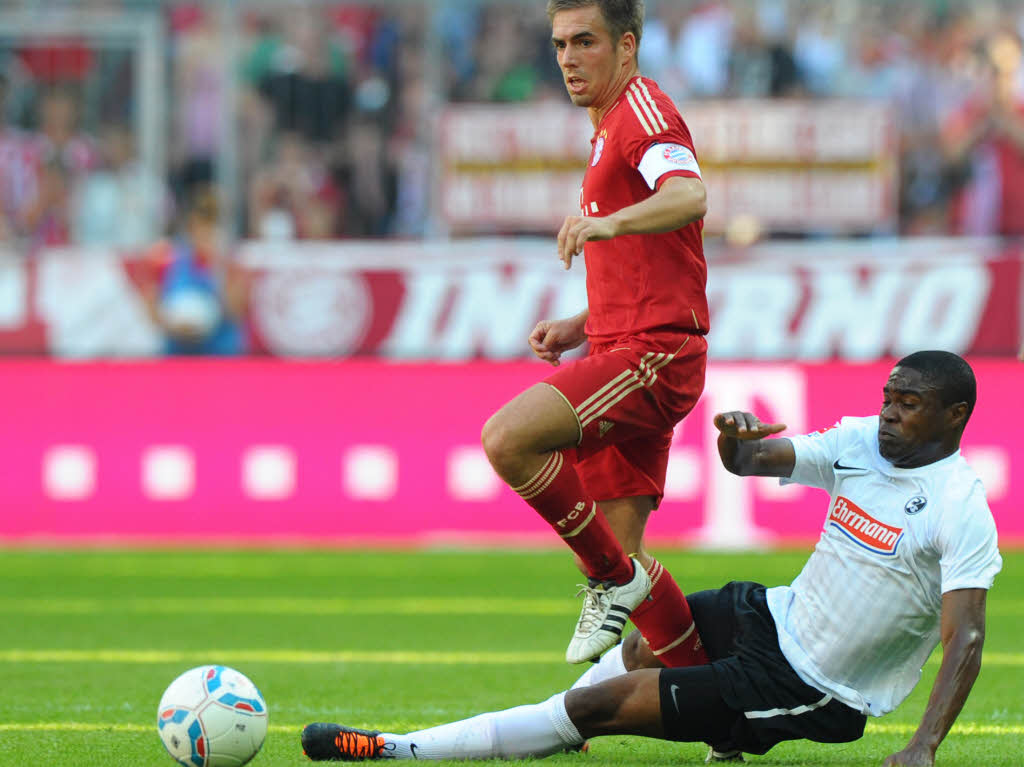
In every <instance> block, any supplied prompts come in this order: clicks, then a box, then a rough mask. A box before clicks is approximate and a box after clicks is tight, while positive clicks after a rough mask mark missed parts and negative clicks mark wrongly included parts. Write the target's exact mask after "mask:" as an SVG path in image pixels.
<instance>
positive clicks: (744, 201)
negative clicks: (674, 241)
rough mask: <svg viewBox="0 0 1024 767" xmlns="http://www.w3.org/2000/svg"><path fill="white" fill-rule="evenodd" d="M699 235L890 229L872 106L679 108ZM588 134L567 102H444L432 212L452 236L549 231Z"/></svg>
mask: <svg viewBox="0 0 1024 767" xmlns="http://www.w3.org/2000/svg"><path fill="white" fill-rule="evenodd" d="M683 118H684V120H686V123H687V126H688V127H689V128H690V132H691V134H692V136H693V140H694V144H695V146H696V149H697V157H698V158H699V160H700V166H701V169H702V175H703V178H704V181H705V184H706V186H707V189H708V211H709V213H708V217H707V219H706V220H705V227H706V230H707V231H709V232H720V231H723V230H724V229H725V228H726V227H727V226H728V225H729V224H730V222H732V221H734V220H736V219H737V218H740V217H753V218H754V219H756V221H757V224H758V226H759V227H760V228H762V229H763V230H766V231H779V230H784V231H791V232H792V231H795V232H818V231H823V230H824V231H832V232H876V231H891V230H892V229H893V228H894V225H895V222H896V215H897V200H896V187H897V175H896V173H897V167H898V158H897V143H896V129H895V122H894V117H893V114H892V112H891V111H890V110H889V109H888V107H887V106H886V105H884V104H879V103H874V102H850V101H820V102H808V101H792V102H790V101H780V100H768V101H759V100H748V101H743V100H740V101H735V100H734V101H721V102H717V101H716V102H696V103H687V104H686V105H685V108H684V111H683ZM592 134H593V126H592V125H591V124H590V121H589V119H588V118H587V115H586V113H585V112H584V111H583V110H581V109H578V108H576V107H572V106H570V105H567V104H557V103H556V104H544V105H542V106H538V105H536V104H531V105H529V106H521V105H486V106H481V105H456V106H449V107H448V108H447V109H446V110H445V111H444V113H443V116H442V119H441V123H440V140H441V166H442V174H441V183H440V190H439V198H440V212H441V214H442V216H443V218H444V220H445V221H446V222H447V223H448V225H449V226H450V227H451V228H452V229H453V230H454V231H456V232H459V233H474V232H493V231H505V232H539V231H544V230H550V229H553V230H557V229H558V227H559V226H560V225H561V223H562V220H563V219H564V217H565V216H567V215H571V214H573V213H577V212H578V207H579V188H580V183H581V181H582V178H583V171H584V170H585V169H586V163H587V159H588V157H589V155H590V138H591V136H592Z"/></svg>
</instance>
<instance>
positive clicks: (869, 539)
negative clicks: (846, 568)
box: [826, 495, 903, 557]
mask: <svg viewBox="0 0 1024 767" xmlns="http://www.w3.org/2000/svg"><path fill="white" fill-rule="evenodd" d="M826 524H828V525H831V526H832V527H834V528H836V529H837V530H838V531H839V532H841V533H842V534H843V535H845V536H846V537H847V538H849V539H850V540H851V541H853V542H854V543H856V544H857V545H858V546H860V547H861V548H865V549H867V550H868V551H873V552H875V553H876V554H881V555H883V556H886V557H891V556H894V555H895V554H896V547H897V546H899V545H900V541H901V540H903V528H901V527H893V526H892V525H887V524H885V523H884V522H879V521H878V520H877V519H875V518H874V517H872V516H871V515H870V514H868V513H867V512H866V511H864V509H862V508H860V507H859V506H858V505H857V504H855V503H854V502H853V501H851V500H850V499H849V498H844V497H843V496H841V495H840V496H837V497H836V502H835V503H834V504H832V508H831V509H829V512H828V520H827V521H826Z"/></svg>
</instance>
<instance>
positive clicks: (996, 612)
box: [0, 596, 1024, 617]
mask: <svg viewBox="0 0 1024 767" xmlns="http://www.w3.org/2000/svg"><path fill="white" fill-rule="evenodd" d="M575 604H576V602H575V600H574V599H572V598H571V597H569V596H567V597H566V598H564V599H522V598H519V599H517V598H514V597H510V598H502V599H501V600H495V599H491V598H489V597H451V598H441V597H423V598H420V597H402V598H377V597H365V598H315V599H313V598H310V597H245V598H244V599H240V598H237V597H199V598H194V599H182V598H176V597H152V598H146V599H137V598H123V597H110V598H109V599H103V598H62V599H38V598H13V597H8V598H0V614H3V613H9V614H14V613H19V614H26V615H50V614H57V615H102V614H107V613H118V614H123V613H132V614H137V615H190V614H196V613H200V614H224V615H389V614H394V615H565V614H566V613H567V612H571V611H572V609H573V607H574V606H575ZM987 612H988V615H989V616H991V617H996V616H1024V602H1022V601H1016V600H1014V601H1005V600H1004V601H1002V602H995V603H992V602H990V603H989V605H988V610H987Z"/></svg>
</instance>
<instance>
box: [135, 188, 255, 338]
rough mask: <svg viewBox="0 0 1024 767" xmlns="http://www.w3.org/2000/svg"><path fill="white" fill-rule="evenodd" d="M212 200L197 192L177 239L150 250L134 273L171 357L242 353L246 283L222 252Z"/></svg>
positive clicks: (207, 192) (207, 194)
mask: <svg viewBox="0 0 1024 767" xmlns="http://www.w3.org/2000/svg"><path fill="white" fill-rule="evenodd" d="M218 222H219V212H218V206H217V198H216V196H215V195H214V192H213V190H212V189H210V188H204V189H200V190H198V191H197V192H196V194H195V197H194V198H193V199H192V200H191V201H190V202H189V204H188V207H187V209H186V211H185V215H184V222H183V226H182V227H181V232H180V233H179V235H178V236H177V237H175V238H173V239H171V240H165V241H161V242H159V243H157V244H156V245H154V246H152V247H151V248H150V249H149V251H148V252H147V253H146V254H145V263H144V265H143V267H142V268H141V269H140V270H139V282H140V292H141V293H142V296H143V298H144V299H145V301H146V306H147V309H148V310H149V314H150V316H151V318H152V320H153V322H154V323H156V325H157V326H158V327H159V328H160V329H161V330H162V331H163V332H164V337H165V351H166V353H167V354H174V355H197V354H215V355H234V354H241V353H242V352H244V351H245V350H246V341H247V339H246V332H245V324H244V323H245V312H246V301H247V296H248V292H249V291H248V284H247V283H248V279H247V276H246V274H245V272H244V271H243V270H242V268H241V267H240V266H239V265H238V264H236V263H235V262H234V261H232V260H231V259H230V257H229V256H228V254H226V253H225V252H224V250H223V247H222V244H221V236H220V232H219V231H218Z"/></svg>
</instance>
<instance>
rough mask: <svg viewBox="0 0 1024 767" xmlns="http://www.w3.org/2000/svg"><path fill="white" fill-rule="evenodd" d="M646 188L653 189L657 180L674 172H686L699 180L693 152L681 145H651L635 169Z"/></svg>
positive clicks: (697, 166) (698, 169) (698, 168)
mask: <svg viewBox="0 0 1024 767" xmlns="http://www.w3.org/2000/svg"><path fill="white" fill-rule="evenodd" d="M637 170H639V171H640V175H641V176H643V177H644V181H646V182H647V186H649V187H650V188H651V189H654V187H655V185H656V184H657V183H658V179H659V178H661V177H662V176H663V175H665V174H666V173H670V172H672V171H674V170H687V171H690V172H691V173H696V174H697V178H700V177H701V175H700V166H699V165H697V158H696V157H694V156H693V152H691V151H690V150H689V149H687V148H686V147H685V146H683V145H682V144H653V145H652V146H651V148H650V149H648V150H647V151H646V152H644V156H643V157H642V158H641V160H640V165H639V166H638V167H637Z"/></svg>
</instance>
